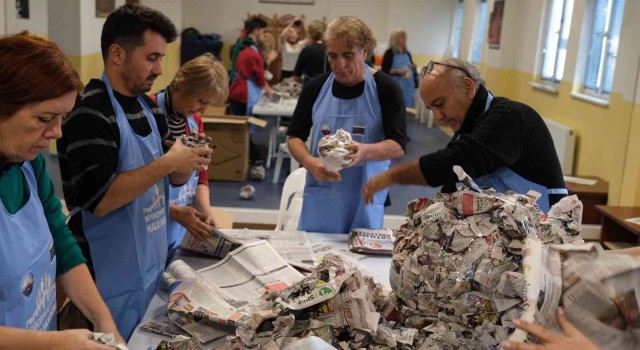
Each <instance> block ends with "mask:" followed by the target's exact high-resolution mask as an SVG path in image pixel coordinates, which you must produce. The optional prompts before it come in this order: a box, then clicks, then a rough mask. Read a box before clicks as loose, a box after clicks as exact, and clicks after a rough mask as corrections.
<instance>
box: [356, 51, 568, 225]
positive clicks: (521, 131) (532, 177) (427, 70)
mask: <svg viewBox="0 0 640 350" xmlns="http://www.w3.org/2000/svg"><path fill="white" fill-rule="evenodd" d="M420 96H421V97H422V101H423V102H424V104H425V106H426V107H427V108H429V109H430V110H431V111H432V112H433V116H434V118H435V119H436V120H437V121H439V122H441V123H446V124H447V125H449V127H451V129H453V131H454V132H455V134H454V136H453V138H452V139H451V141H450V142H449V144H448V145H447V147H446V148H444V149H442V150H439V151H437V152H434V153H431V154H427V155H424V156H422V157H420V158H419V159H418V160H415V161H413V162H410V163H405V164H401V165H398V166H396V167H394V168H391V169H390V170H388V171H386V172H384V173H382V174H379V175H377V176H375V177H374V178H372V179H371V180H370V181H369V182H368V183H367V184H366V185H365V186H364V188H363V189H362V195H363V199H364V201H365V202H367V203H368V202H370V201H371V198H372V196H373V195H374V194H375V193H376V192H378V191H380V190H382V189H384V188H387V187H389V186H391V185H393V184H401V185H404V184H422V185H428V186H434V187H435V186H442V192H453V191H455V190H456V182H457V181H458V180H457V176H456V174H455V173H454V172H453V170H452V168H453V166H454V165H460V166H462V168H463V169H464V170H465V171H466V172H467V173H468V174H469V175H470V176H471V177H473V178H475V180H476V182H477V183H478V184H479V185H480V186H483V187H493V188H495V189H496V190H498V191H500V192H505V191H507V190H513V191H515V192H518V193H527V192H528V191H529V190H534V191H537V192H539V193H541V194H542V196H541V197H540V199H538V204H539V206H540V209H541V210H542V211H543V212H545V213H546V212H547V211H548V210H549V208H550V206H551V205H553V204H555V203H556V202H557V201H558V200H560V198H562V197H564V196H566V195H567V194H568V193H567V190H566V188H565V185H564V180H563V177H562V170H561V168H560V161H559V160H558V156H557V154H556V151H555V148H554V146H553V140H552V139H551V134H550V133H549V130H548V129H547V127H546V125H545V123H544V121H543V120H542V118H541V117H540V115H539V114H538V113H537V112H536V111H534V110H533V109H532V108H531V107H529V106H527V105H525V104H522V103H519V102H515V101H511V100H509V99H507V98H504V97H494V96H493V95H492V94H491V92H489V91H488V90H487V89H486V88H485V82H484V79H483V78H482V76H481V74H480V72H479V71H478V69H477V68H476V67H475V66H473V65H472V64H470V63H467V62H465V61H462V60H457V59H448V60H445V61H443V62H435V61H431V62H429V64H428V65H427V66H426V67H424V69H423V70H422V72H421V84H420Z"/></svg>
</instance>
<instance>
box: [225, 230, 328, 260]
mask: <svg viewBox="0 0 640 350" xmlns="http://www.w3.org/2000/svg"><path fill="white" fill-rule="evenodd" d="M222 232H223V233H224V234H225V235H226V236H227V237H229V238H231V239H233V240H234V241H235V242H239V243H249V242H256V241H260V240H265V241H267V242H269V244H271V246H272V247H273V249H275V251H276V252H277V253H278V254H279V255H280V257H282V259H284V260H285V261H286V262H287V263H289V264H290V265H293V266H297V267H301V268H303V269H307V270H308V269H310V268H313V267H314V266H315V265H316V257H315V254H314V253H313V248H312V246H311V242H309V238H308V237H307V234H306V233H305V232H302V231H262V230H247V229H242V230H231V229H227V230H222Z"/></svg>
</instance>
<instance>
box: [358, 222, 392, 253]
mask: <svg viewBox="0 0 640 350" xmlns="http://www.w3.org/2000/svg"><path fill="white" fill-rule="evenodd" d="M393 241H394V238H393V231H391V230H390V229H388V228H384V229H379V230H372V229H366V228H356V229H353V230H351V234H349V250H352V251H354V252H357V253H366V254H381V255H392V254H393Z"/></svg>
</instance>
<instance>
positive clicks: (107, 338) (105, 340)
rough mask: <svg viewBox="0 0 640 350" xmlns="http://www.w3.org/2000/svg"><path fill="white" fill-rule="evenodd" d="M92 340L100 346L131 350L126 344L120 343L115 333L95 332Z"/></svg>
mask: <svg viewBox="0 0 640 350" xmlns="http://www.w3.org/2000/svg"><path fill="white" fill-rule="evenodd" d="M92 339H93V340H94V341H96V342H98V343H100V344H104V345H108V346H111V347H113V348H116V349H118V350H129V348H128V347H127V345H126V344H122V343H118V341H117V340H116V337H115V336H114V335H113V333H99V332H94V333H93V335H92Z"/></svg>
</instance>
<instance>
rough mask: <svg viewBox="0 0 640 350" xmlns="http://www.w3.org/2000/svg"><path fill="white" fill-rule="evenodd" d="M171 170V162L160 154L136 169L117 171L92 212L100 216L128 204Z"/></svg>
mask: <svg viewBox="0 0 640 350" xmlns="http://www.w3.org/2000/svg"><path fill="white" fill-rule="evenodd" d="M172 172H173V166H172V164H171V162H170V161H169V159H168V158H166V157H165V156H162V157H160V158H158V159H156V160H154V161H153V162H151V163H149V164H147V165H145V166H143V167H141V168H138V169H136V170H131V171H127V172H124V173H119V174H118V175H116V179H115V180H114V181H113V183H112V184H111V186H109V188H108V189H107V192H106V193H105V195H104V197H102V200H101V201H100V203H98V205H97V206H96V208H95V210H94V211H93V214H94V215H95V216H98V217H101V216H104V215H106V214H108V213H110V212H112V211H114V210H116V209H118V208H120V207H122V206H123V205H126V204H128V203H129V202H131V201H133V200H134V199H136V198H137V197H138V196H140V195H141V194H143V193H144V192H146V191H147V190H148V189H149V188H150V187H151V186H153V185H154V184H155V183H157V182H158V181H160V179H162V178H163V177H165V176H167V175H169V174H170V173H172ZM184 182H186V181H183V182H182V183H184Z"/></svg>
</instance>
